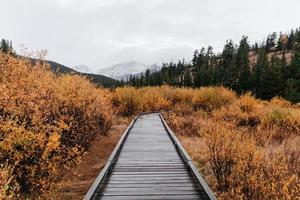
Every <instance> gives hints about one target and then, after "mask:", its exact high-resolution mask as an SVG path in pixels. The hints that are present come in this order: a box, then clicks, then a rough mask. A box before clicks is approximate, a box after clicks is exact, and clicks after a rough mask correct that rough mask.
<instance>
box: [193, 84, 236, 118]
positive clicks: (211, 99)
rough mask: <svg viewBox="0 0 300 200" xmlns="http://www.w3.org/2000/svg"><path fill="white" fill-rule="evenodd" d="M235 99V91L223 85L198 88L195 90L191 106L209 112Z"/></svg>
mask: <svg viewBox="0 0 300 200" xmlns="http://www.w3.org/2000/svg"><path fill="white" fill-rule="evenodd" d="M235 99H236V95H235V93H234V92H232V91H230V90H227V89H225V88H223V87H206V88H200V89H199V90H196V93H195V96H194V98H193V106H194V108H195V109H203V110H205V111H208V112H211V111H213V110H215V109H219V108H221V107H222V106H226V105H228V104H230V103H232V102H233V101H234V100H235Z"/></svg>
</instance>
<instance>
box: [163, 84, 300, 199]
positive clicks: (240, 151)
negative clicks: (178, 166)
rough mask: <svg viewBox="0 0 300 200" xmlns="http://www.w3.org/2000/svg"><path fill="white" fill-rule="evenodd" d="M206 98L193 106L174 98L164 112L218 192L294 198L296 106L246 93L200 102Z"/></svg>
mask: <svg viewBox="0 0 300 200" xmlns="http://www.w3.org/2000/svg"><path fill="white" fill-rule="evenodd" d="M206 89H207V88H206ZM200 90H201V89H200ZM200 90H198V89H195V93H196V94H195V98H197V91H198V92H199V91H200ZM210 92H211V91H210ZM210 92H207V93H210ZM211 93H213V92H211ZM210 96H213V97H215V96H216V95H215V96H214V95H210ZM201 99H206V98H204V97H203V98H202V97H201ZM207 99H209V100H207V101H204V100H202V101H199V102H202V103H201V104H200V107H197V108H198V109H196V110H194V109H192V110H191V108H195V107H194V106H195V105H193V107H191V106H188V105H186V104H184V106H183V105H181V104H178V105H175V106H174V108H172V112H171V113H165V114H164V116H165V117H166V119H167V121H168V124H169V125H170V127H171V128H172V129H173V130H174V132H175V133H176V134H177V135H178V136H179V138H180V140H181V141H182V142H183V145H184V146H185V148H186V149H187V150H188V152H189V154H190V155H191V157H192V158H193V161H194V163H195V164H196V165H197V167H198V169H199V170H200V171H201V172H202V174H203V175H204V176H205V179H206V180H207V182H208V184H209V185H210V187H211V188H212V189H213V191H214V192H215V194H216V196H217V198H218V199H233V200H234V199H245V200H250V199H251V200H252V199H262V200H267V199H278V200H279V199H299V197H300V187H299V186H300V185H299V183H300V179H299V175H300V173H299V170H300V167H299V164H298V163H299V161H300V160H299V159H300V149H299V133H300V131H299V130H300V129H299V120H300V114H299V113H300V110H299V109H297V108H295V107H294V106H292V105H290V103H289V102H287V101H285V100H283V99H279V98H277V99H273V100H272V101H261V100H258V99H255V98H254V97H253V96H252V95H251V94H250V93H248V94H245V95H242V96H240V97H234V98H232V99H231V100H230V101H229V103H225V104H219V105H220V106H216V107H214V106H212V105H214V104H207V105H210V106H208V108H205V106H206V105H205V104H204V103H203V102H212V101H211V100H210V99H214V98H207ZM193 103H195V102H193ZM217 105H218V104H217ZM199 108H200V110H199ZM184 110H186V112H185V111H184ZM202 110H203V111H202ZM201 111H202V112H201ZM207 111H209V112H207ZM205 113H206V114H205ZM199 145H200V146H199ZM200 154H201V155H200Z"/></svg>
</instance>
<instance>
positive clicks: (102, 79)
mask: <svg viewBox="0 0 300 200" xmlns="http://www.w3.org/2000/svg"><path fill="white" fill-rule="evenodd" d="M32 60H33V61H34V62H35V61H36V59H32ZM46 62H47V63H49V64H50V66H51V70H52V71H53V72H54V73H58V74H68V73H71V74H78V75H82V76H85V77H87V78H88V79H89V80H91V81H92V82H93V83H95V84H97V85H102V86H103V87H107V88H111V87H116V86H118V85H119V82H118V81H117V80H115V79H113V78H110V77H107V76H104V75H100V74H92V73H83V72H78V71H76V70H74V69H72V68H70V67H67V66H65V65H62V64H59V63H57V62H53V61H49V60H47V61H46Z"/></svg>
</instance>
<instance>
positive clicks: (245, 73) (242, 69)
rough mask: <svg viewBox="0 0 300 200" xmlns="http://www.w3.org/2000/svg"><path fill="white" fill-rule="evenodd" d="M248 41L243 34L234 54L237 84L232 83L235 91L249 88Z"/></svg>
mask: <svg viewBox="0 0 300 200" xmlns="http://www.w3.org/2000/svg"><path fill="white" fill-rule="evenodd" d="M249 48H250V47H249V43H248V38H247V37H246V36H243V38H242V40H241V41H240V45H239V48H238V51H237V55H236V66H237V71H238V72H237V73H238V84H237V85H234V88H233V89H235V90H236V91H237V92H239V93H242V92H245V91H249V90H250V89H251V82H250V80H251V71H250V66H249Z"/></svg>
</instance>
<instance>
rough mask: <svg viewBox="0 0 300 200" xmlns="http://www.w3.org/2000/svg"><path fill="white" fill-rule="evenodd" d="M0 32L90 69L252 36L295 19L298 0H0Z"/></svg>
mask: <svg viewBox="0 0 300 200" xmlns="http://www.w3.org/2000/svg"><path fill="white" fill-rule="evenodd" d="M0 5H1V11H0V27H1V29H0V38H6V39H10V40H12V41H13V43H14V46H15V48H16V49H17V50H18V51H19V50H20V48H19V45H20V44H24V45H25V46H26V47H27V48H28V49H30V50H38V49H47V50H48V56H47V59H51V60H54V61H57V62H60V63H62V64H65V65H68V66H70V67H74V66H76V65H81V64H83V65H88V66H89V67H90V68H91V69H92V70H93V71H94V72H96V71H97V70H98V69H100V68H103V67H107V66H110V65H112V64H114V63H119V62H128V61H137V62H142V63H145V64H153V63H161V62H169V61H171V60H173V61H177V60H178V59H181V58H186V59H188V60H189V59H191V56H192V54H193V51H194V50H195V49H199V48H200V47H202V46H207V45H212V46H213V47H214V50H215V51H217V52H219V51H221V50H222V48H223V45H224V43H225V41H226V39H229V38H232V39H233V40H234V41H235V42H236V43H237V42H238V41H239V40H240V38H241V37H242V36H243V35H248V36H249V39H250V41H251V42H254V41H260V40H262V39H263V38H265V37H266V35H267V34H269V33H271V32H273V31H288V30H290V29H291V28H296V27H298V26H300V21H299V19H300V12H299V8H300V1H299V0H284V1H282V0H281V1H279V0H251V1H248V0H247V1H246V0H1V4H0Z"/></svg>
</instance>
